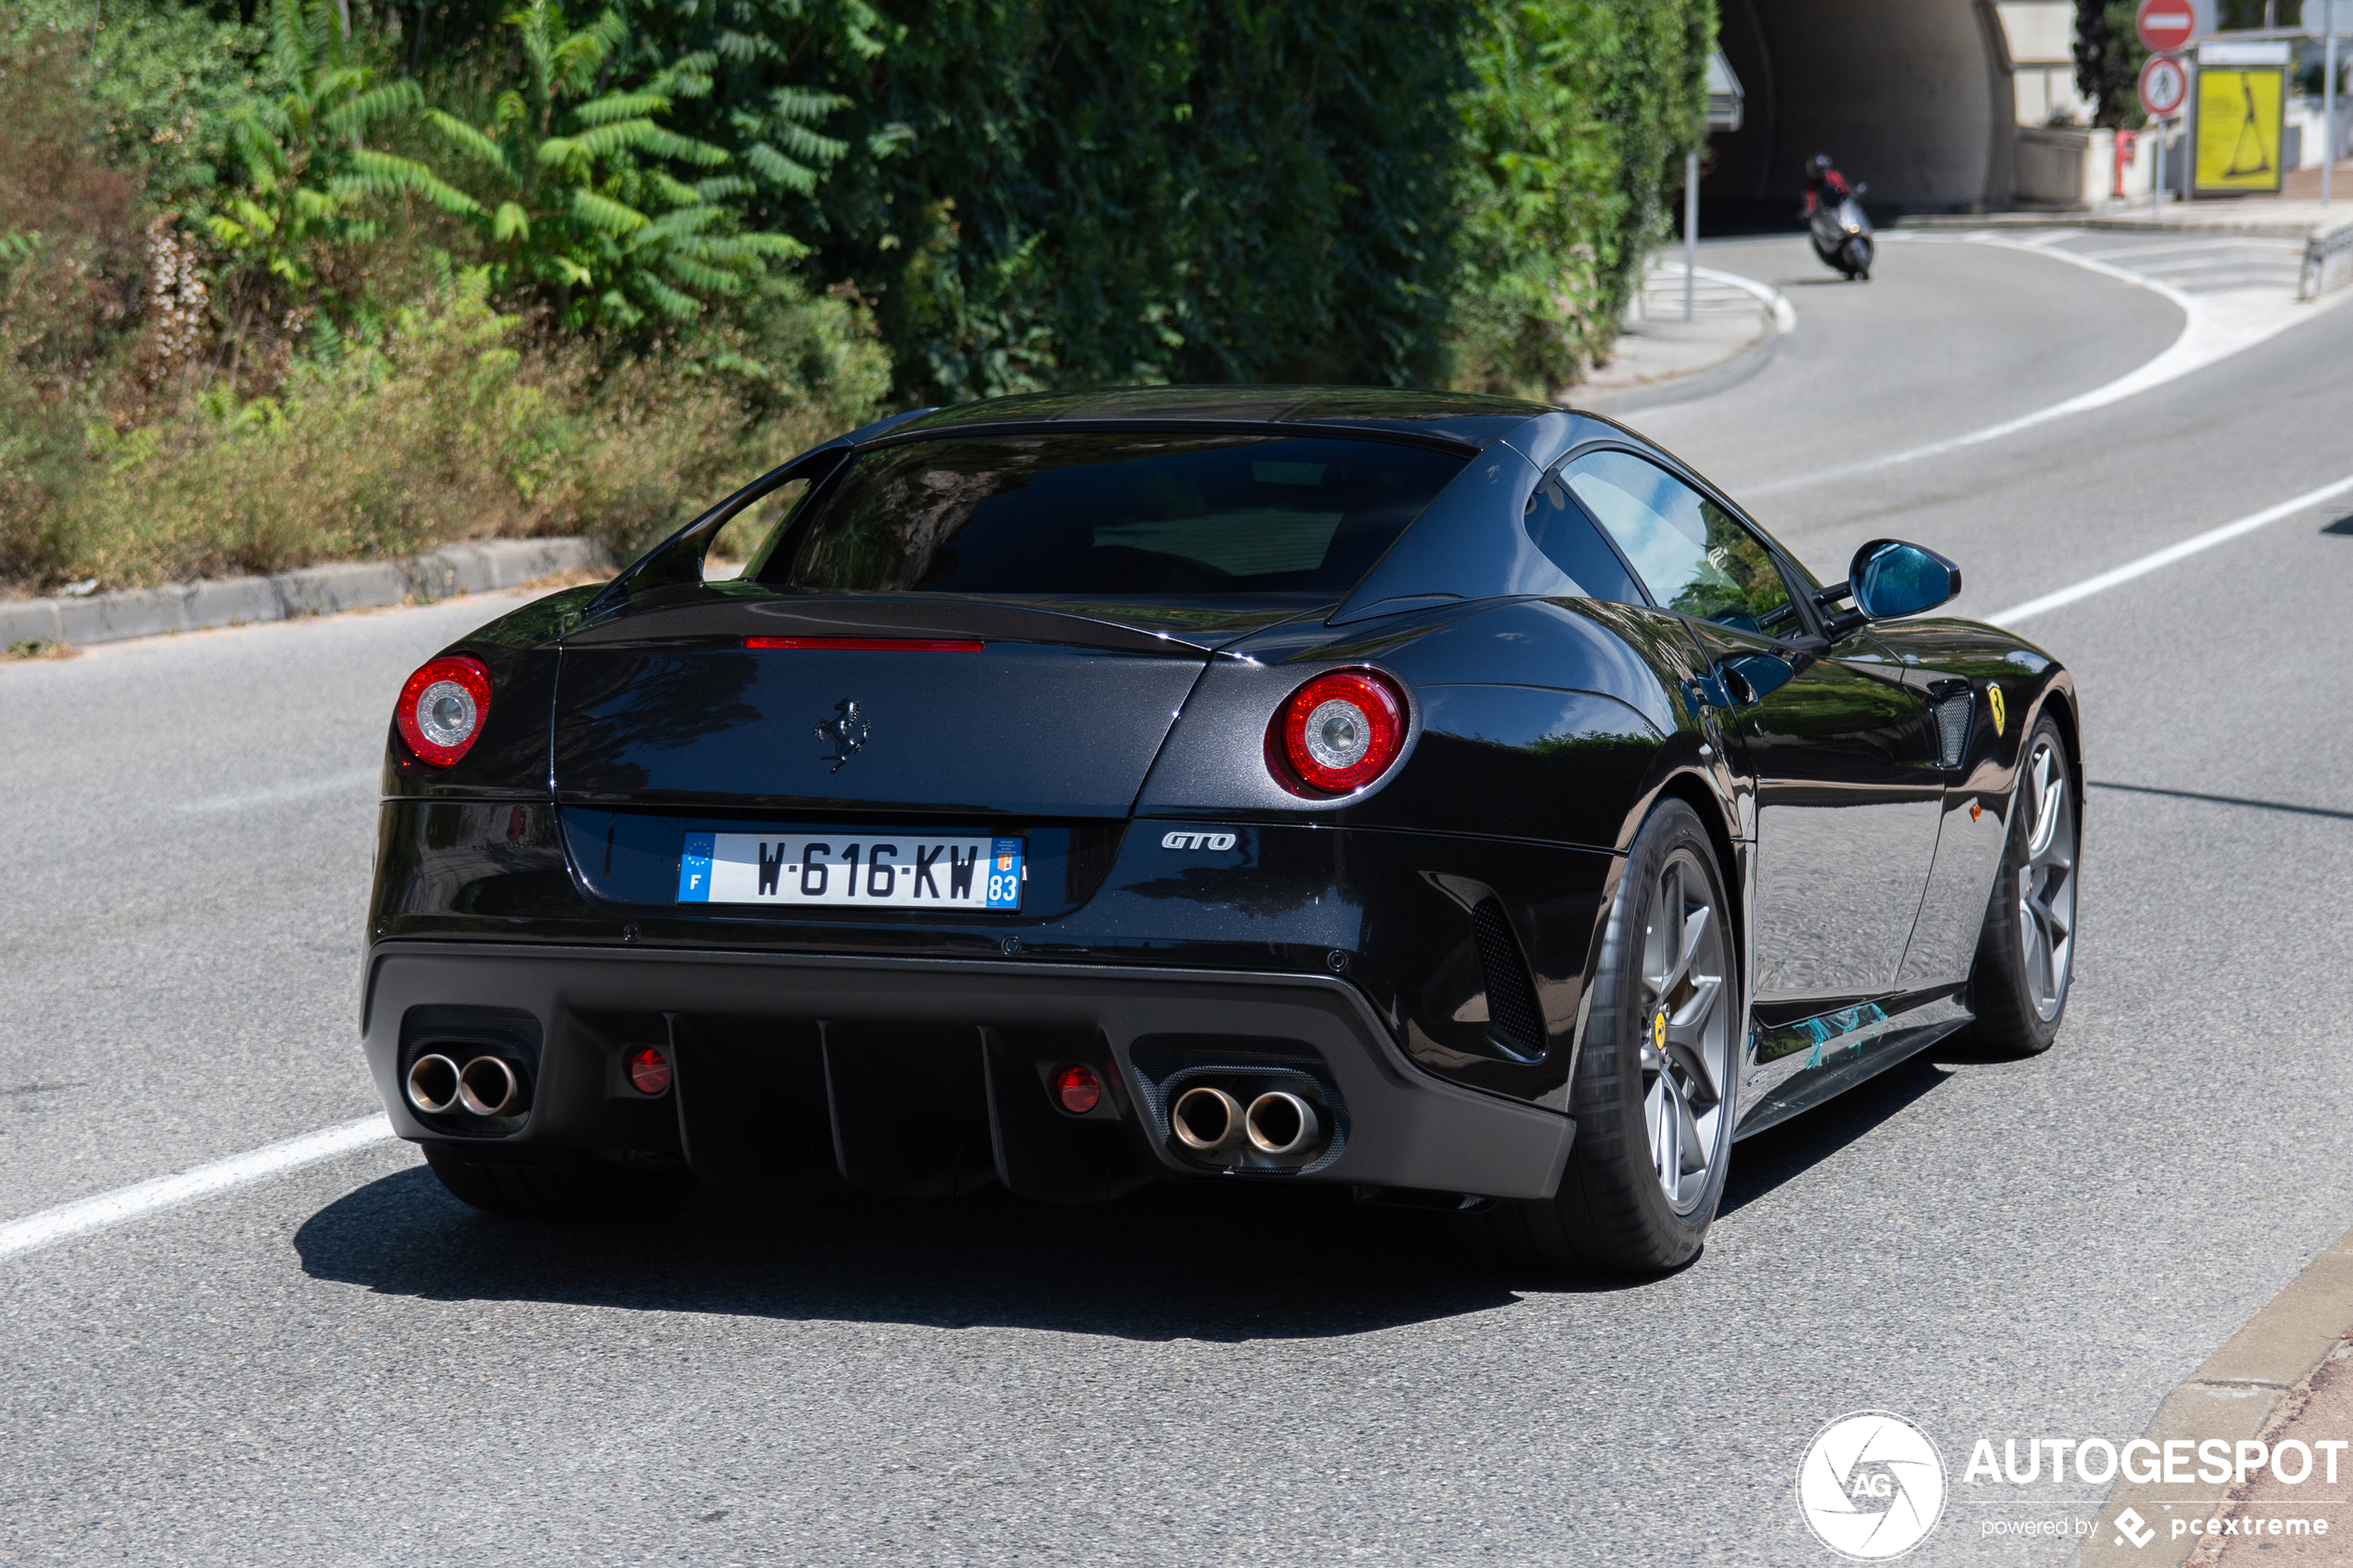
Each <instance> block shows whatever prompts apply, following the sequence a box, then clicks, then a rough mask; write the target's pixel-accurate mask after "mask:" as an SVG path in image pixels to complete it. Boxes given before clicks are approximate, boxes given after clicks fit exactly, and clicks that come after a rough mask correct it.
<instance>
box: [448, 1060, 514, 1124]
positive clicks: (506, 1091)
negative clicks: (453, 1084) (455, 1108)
mask: <svg viewBox="0 0 2353 1568" xmlns="http://www.w3.org/2000/svg"><path fill="white" fill-rule="evenodd" d="M522 1098H523V1085H522V1073H518V1072H516V1071H515V1070H514V1066H513V1064H512V1063H510V1062H509V1061H508V1060H506V1059H505V1058H503V1057H496V1056H478V1057H476V1058H474V1059H473V1060H472V1061H470V1062H468V1063H466V1065H465V1066H464V1067H463V1068H462V1069H460V1070H459V1073H458V1103H459V1105H461V1106H463V1107H465V1108H466V1109H467V1110H470V1111H472V1112H473V1114H475V1115H476V1116H511V1115H513V1114H514V1113H515V1112H517V1111H519V1110H522Z"/></svg>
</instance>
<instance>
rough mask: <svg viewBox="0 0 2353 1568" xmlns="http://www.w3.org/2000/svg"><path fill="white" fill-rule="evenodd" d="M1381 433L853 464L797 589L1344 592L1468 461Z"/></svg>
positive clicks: (957, 450) (1041, 439) (835, 488)
mask: <svg viewBox="0 0 2353 1568" xmlns="http://www.w3.org/2000/svg"><path fill="white" fill-rule="evenodd" d="M1464 460H1465V459H1463V458H1460V457H1456V456H1453V455H1451V454H1448V453H1443V452H1433V451H1428V450H1425V449H1423V448H1420V447H1415V446H1400V445H1390V444H1388V443H1385V442H1378V441H1348V440H1333V439H1329V438H1323V439H1315V438H1304V439H1298V438H1290V437H1284V436H1232V435H1198V434H1181V433H1171V434H1160V433H1151V434H1101V433H1098V434H1076V433H1073V434H1050V435H1011V436H978V437H941V438H939V439H936V440H931V441H919V442H913V443H911V444H909V445H904V446H886V447H884V448H882V449H880V450H878V451H875V452H870V453H867V454H866V455H864V456H862V457H860V458H855V459H853V460H852V461H851V463H850V466H849V468H848V469H847V470H844V471H843V472H842V473H841V474H840V475H839V477H838V478H837V480H836V482H835V483H833V484H831V485H828V486H827V487H826V488H825V491H824V495H823V496H822V497H821V498H820V499H819V501H818V505H819V506H820V508H822V510H821V511H820V512H819V514H818V515H817V517H816V518H815V519H814V521H812V523H810V524H809V526H808V528H807V529H806V531H805V532H804V533H802V536H801V538H800V540H799V546H798V547H797V548H796V549H795V550H794V551H793V553H792V558H791V560H790V562H789V563H788V564H787V563H785V562H781V561H771V562H769V563H767V564H766V565H765V566H764V567H763V569H762V570H761V578H762V579H763V580H765V581H769V582H776V583H790V584H792V585H795V586H799V587H806V588H819V589H830V590H835V591H842V590H848V591H852V592H858V591H864V592H887V591H891V590H900V591H905V590H910V589H915V590H925V591H929V592H933V593H948V594H986V595H992V596H994V595H1024V596H1026V595H1041V596H1063V595H1082V596H1088V597H1102V596H1120V595H1129V594H1133V595H1139V596H1170V595H1179V596H1204V595H1205V596H1226V595H1235V594H1250V595H1260V594H1279V595H1299V594H1317V595H1323V596H1328V597H1339V596H1342V595H1344V594H1346V593H1347V591H1348V590H1349V589H1350V588H1352V587H1353V586H1354V585H1355V583H1356V580H1357V579H1358V578H1360V577H1362V576H1364V574H1365V571H1366V570H1367V569H1368V568H1370V567H1371V565H1372V564H1373V562H1374V561H1376V560H1378V559H1379V558H1380V555H1381V552H1382V551H1384V550H1386V549H1388V548H1389V546H1390V544H1391V543H1392V542H1394V541H1395V539H1396V538H1397V536H1398V534H1400V533H1403V532H1404V531H1405V526H1406V525H1407V524H1408V523H1410V522H1412V521H1414V519H1415V518H1416V517H1417V516H1418V515H1420V513H1421V510H1422V508H1424V507H1426V506H1428V504H1429V501H1430V497H1431V496H1433V495H1437V494H1438V492H1439V491H1440V489H1441V488H1442V487H1443V486H1444V485H1445V484H1446V483H1447V482H1448V481H1449V480H1451V479H1453V477H1454V476H1455V475H1456V474H1457V473H1459V472H1461V471H1462V467H1463V463H1464Z"/></svg>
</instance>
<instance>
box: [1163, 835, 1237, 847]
mask: <svg viewBox="0 0 2353 1568" xmlns="http://www.w3.org/2000/svg"><path fill="white" fill-rule="evenodd" d="M1160 847H1162V848H1163V849H1231V848H1232V847H1234V835H1233V834H1230V833H1170V834H1162V835H1161V840H1160Z"/></svg>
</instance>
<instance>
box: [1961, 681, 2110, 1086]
mask: <svg viewBox="0 0 2353 1568" xmlns="http://www.w3.org/2000/svg"><path fill="white" fill-rule="evenodd" d="M2019 755H2020V763H2019V770H2018V784H2017V787H2016V793H2015V794H2013V795H2012V797H2010V814H2009V836H2008V838H2007V840H2006V841H2005V842H2004V844H2003V847H2002V869H2001V872H2000V873H1999V874H1997V875H1996V876H1995V877H1994V894H1993V897H1992V898H1991V899H1990V900H1989V902H1988V904H1987V908H1986V910H1985V925H1984V927H1983V929H1982V930H1981V931H1980V932H1979V934H1978V938H1977V961H1976V963H1975V964H1974V965H1973V966H1972V967H1971V969H1970V971H1969V1006H1970V1010H1972V1011H1973V1012H1975V1013H1976V1014H1977V1022H1975V1023H1973V1024H1971V1025H1970V1026H1969V1043H1970V1044H1972V1045H1974V1046H1978V1047H1982V1048H1983V1049H1987V1050H1995V1051H2005V1052H2008V1053H2010V1054H2012V1055H2016V1056H2035V1055H2039V1054H2040V1053H2042V1052H2044V1051H2046V1050H2049V1049H2050V1048H2051V1042H2052V1041H2053V1040H2055V1039H2057V1037H2058V1030H2059V1024H2060V1022H2062V1021H2063V1020H2064V1019H2065V1018H2066V1017H2067V994H2068V990H2069V987H2070V983H2071V982H2072V981H2073V979H2074V977H2075V923H2076V922H2075V902H2076V899H2075V892H2076V878H2077V869H2078V865H2079V863H2080V862H2081V860H2082V848H2083V834H2082V812H2081V810H2080V809H2079V806H2080V802H2079V800H2078V798H2077V795H2076V788H2075V770H2074V768H2073V766H2072V765H2071V763H2070V759H2069V757H2068V751H2067V737H2066V736H2065V735H2063V734H2060V733H2059V727H2058V724H2057V721H2054V720H2052V719H2051V718H2050V717H2049V716H2048V715H2047V714H2046V715H2045V716H2044V717H2043V718H2042V719H2041V720H2040V721H2037V722H2036V724H2035V726H2034V728H2033V731H2032V733H2031V734H2028V735H2027V737H2026V745H2025V746H2024V747H2023V748H2022V749H2021V750H2020V754H2019Z"/></svg>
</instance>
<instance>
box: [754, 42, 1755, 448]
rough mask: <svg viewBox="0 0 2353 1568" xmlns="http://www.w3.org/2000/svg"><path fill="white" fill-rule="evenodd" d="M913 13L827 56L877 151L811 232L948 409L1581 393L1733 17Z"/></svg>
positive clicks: (848, 120) (841, 171) (852, 163)
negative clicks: (1190, 393)
mask: <svg viewBox="0 0 2353 1568" xmlns="http://www.w3.org/2000/svg"><path fill="white" fill-rule="evenodd" d="M892 14H893V15H894V17H895V18H897V19H899V27H898V31H896V32H895V33H891V34H889V35H887V38H886V43H887V47H886V48H885V49H884V50H883V52H882V53H881V54H880V55H879V56H875V57H871V58H866V57H858V56H852V55H851V54H849V52H847V51H844V50H838V49H837V50H834V51H832V52H831V53H825V54H821V55H820V56H818V57H819V58H820V59H821V61H822V62H823V64H824V71H825V74H824V78H823V85H824V86H825V87H826V88H827V89H829V90H831V91H833V92H835V93H837V94H838V95H839V96H841V97H842V98H845V99H847V100H849V102H850V104H851V107H849V109H847V110H845V111H844V112H843V114H842V115H841V117H840V119H839V120H838V121H837V124H838V125H839V126H840V128H841V130H842V132H844V135H845V138H846V140H848V142H849V144H850V145H851V147H852V148H853V149H854V150H853V152H852V153H851V154H850V155H849V157H845V158H844V159H843V160H842V162H841V163H839V164H838V165H837V167H836V168H835V169H834V172H833V173H832V175H831V176H830V177H829V178H828V179H827V180H826V181H825V182H824V184H823V185H822V186H821V187H820V188H819V191H818V195H817V202H816V205H817V208H818V213H819V217H818V219H817V220H816V221H815V222H814V223H813V224H812V225H809V226H807V227H806V228H804V229H802V230H801V231H800V232H812V233H813V239H814V243H815V244H816V245H817V246H818V251H819V255H818V261H817V264H818V266H819V268H820V269H821V270H822V275H824V276H828V277H847V278H850V279H853V280H855V281H856V282H857V283H858V286H859V287H860V288H861V290H862V291H863V292H864V293H866V294H867V295H869V296H870V297H873V298H875V300H876V301H877V313H878V316H879V318H880V320H881V321H882V323H883V328H884V332H885V334H886V337H887V341H888V342H889V344H890V345H891V348H892V351H893V354H894V356H895V358H897V361H898V365H899V378H900V381H899V390H900V395H901V396H902V397H904V398H907V399H909V400H924V401H936V400H940V399H946V398H958V397H969V396H977V395H988V394H991V393H1000V392H1013V391H1022V390H1027V389H1032V388H1039V387H1049V386H1059V385H1068V384H1073V383H1090V382H1157V381H1305V380H1330V381H1347V382H1376V383H1398V382H1403V383H1431V382H1440V381H1451V382H1455V383H1463V384H1469V385H1478V386H1495V387H1499V388H1509V389H1512V390H1529V389H1538V390H1550V389H1553V388H1557V387H1560V386H1563V385H1566V384H1567V383H1570V382H1572V381H1573V380H1574V379H1575V378H1576V375H1577V371H1578V368H1579V365H1580V363H1582V362H1585V361H1587V360H1590V358H1592V357H1593V356H1594V355H1595V354H1597V353H1599V352H1601V351H1602V350H1604V349H1605V347H1606V345H1607V344H1608V342H1609V340H1610V336H1611V334H1612V332H1613V331H1614V328H1615V322H1616V320H1617V315H1618V312H1619V310H1620V309H1621V308H1622V307H1623V305H1624V303H1625V300H1626V298H1627V295H1628V293H1629V289H1630V287H1631V286H1632V282H1633V280H1634V279H1635V277H1636V276H1637V275H1638V273H1639V270H1640V268H1641V265H1642V255H1643V252H1644V249H1645V247H1646V246H1647V245H1649V244H1650V243H1652V242H1653V241H1654V240H1655V238H1656V237H1657V236H1658V235H1659V234H1660V233H1661V232H1664V225H1665V218H1664V213H1663V210H1662V206H1661V200H1660V198H1661V194H1662V192H1663V190H1664V189H1665V187H1666V185H1667V182H1668V178H1669V173H1668V170H1669V166H1670V165H1672V164H1673V163H1674V162H1675V161H1676V160H1677V159H1678V158H1679V157H1680V153H1681V151H1682V149H1683V148H1684V147H1686V146H1688V145H1690V144H1692V142H1693V141H1694V140H1696V138H1697V137H1698V135H1699V134H1700V121H1701V117H1702V115H1703V113H1704V109H1705V94H1704V89H1703V87H1702V77H1703V72H1704V69H1705V58H1706V54H1707V50H1708V47H1709V45H1710V44H1711V43H1712V41H1713V36H1714V28H1715V15H1714V8H1713V6H1712V5H1711V4H1710V3H1709V0H1525V3H1516V4H1515V3H1506V0H1339V3H1330V0H1326V3H1310V0H1239V3H1234V4H1227V5H1220V6H1189V5H1184V4H1179V3H1175V0H1159V3H1152V4H1139V5H1130V6H1095V5H1089V4H1084V3H1082V0H998V3H984V0H933V3H931V4H927V5H923V6H913V5H909V6H896V7H893V9H892ZM1450 103H1451V104H1453V105H1454V106H1455V107H1456V108H1457V110H1458V111H1459V112H1458V113H1457V114H1449V113H1447V112H1445V111H1444V108H1443V106H1445V105H1448V104H1450ZM1676 182H1678V183H1680V180H1679V179H1678V180H1677V181H1676Z"/></svg>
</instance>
